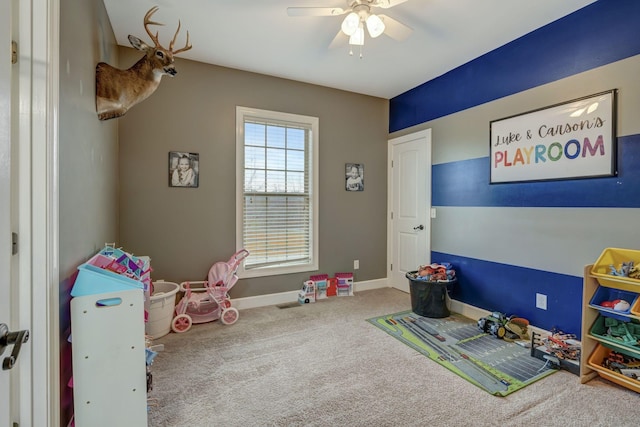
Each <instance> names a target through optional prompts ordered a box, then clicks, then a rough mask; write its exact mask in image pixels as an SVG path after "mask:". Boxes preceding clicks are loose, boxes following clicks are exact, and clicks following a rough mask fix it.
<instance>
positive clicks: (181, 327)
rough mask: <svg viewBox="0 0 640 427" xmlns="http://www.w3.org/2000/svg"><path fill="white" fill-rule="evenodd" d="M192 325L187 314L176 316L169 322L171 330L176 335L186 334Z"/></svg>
mask: <svg viewBox="0 0 640 427" xmlns="http://www.w3.org/2000/svg"><path fill="white" fill-rule="evenodd" d="M192 323H193V322H192V320H191V316H189V315H188V314H178V315H177V316H176V317H174V318H173V321H172V322H171V329H173V332H177V333H181V332H187V331H188V330H189V329H191V325H192Z"/></svg>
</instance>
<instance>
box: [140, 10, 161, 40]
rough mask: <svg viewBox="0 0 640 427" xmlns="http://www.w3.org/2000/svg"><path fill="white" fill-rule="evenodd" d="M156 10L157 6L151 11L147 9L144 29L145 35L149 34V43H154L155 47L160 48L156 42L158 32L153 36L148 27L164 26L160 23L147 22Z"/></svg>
mask: <svg viewBox="0 0 640 427" xmlns="http://www.w3.org/2000/svg"><path fill="white" fill-rule="evenodd" d="M158 9H159V7H158V6H154V7H152V8H151V9H149V11H148V12H147V14H146V15H144V29H145V30H146V31H147V34H149V37H151V41H153V42H154V43H155V45H156V47H162V45H161V44H160V42H159V41H158V32H157V31H156V35H155V36H154V35H153V33H152V32H151V30H150V29H149V27H148V26H149V25H164V24H162V23H160V22H154V21H150V20H149V19H150V18H151V15H153V14H154V13H156V12H157V11H158Z"/></svg>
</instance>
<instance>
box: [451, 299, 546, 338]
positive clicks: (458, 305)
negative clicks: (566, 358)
mask: <svg viewBox="0 0 640 427" xmlns="http://www.w3.org/2000/svg"><path fill="white" fill-rule="evenodd" d="M450 310H451V311H453V312H454V313H459V314H462V315H463V316H464V317H468V318H469V319H473V320H478V319H479V318H481V317H485V316H487V315H489V314H490V313H491V312H490V311H488V310H484V309H482V308H479V307H475V306H473V305H469V304H466V303H464V302H460V301H457V300H454V299H452V300H451V307H450ZM528 329H529V330H530V331H533V332H535V333H536V334H539V335H542V336H547V335H551V332H549V331H547V330H545V329H541V328H538V327H536V326H533V325H529V327H528Z"/></svg>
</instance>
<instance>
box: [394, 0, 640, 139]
mask: <svg viewBox="0 0 640 427" xmlns="http://www.w3.org/2000/svg"><path fill="white" fill-rule="evenodd" d="M639 19H640V1H637V0H599V1H597V2H595V3H592V4H591V5H589V6H586V7H584V8H582V9H580V10H578V11H576V12H574V13H572V14H570V15H567V16H566V17H564V18H561V19H559V20H557V21H555V22H552V23H550V24H548V25H546V26H544V27H541V28H539V29H537V30H535V31H533V32H531V33H529V34H527V35H525V36H523V37H521V38H519V39H517V40H514V41H513V42H511V43H508V44H506V45H504V46H502V47H500V48H498V49H495V50H493V51H491V52H489V53H487V54H485V55H483V56H480V57H478V58H476V59H475V60H473V61H471V62H468V63H466V64H464V65H462V66H460V67H458V68H456V69H454V70H452V71H450V72H448V73H446V74H443V75H442V76H440V77H438V78H435V79H433V80H431V81H429V82H426V83H424V84H422V85H420V86H418V87H416V88H413V89H411V90H409V91H407V92H405V93H403V94H401V95H398V96H396V97H395V98H392V99H391V100H390V102H389V132H390V133H391V132H395V131H398V130H401V129H404V128H407V127H410V126H414V125H417V124H420V123H424V122H427V121H429V120H433V119H436V118H438V117H442V116H446V115H448V114H452V113H455V112H458V111H461V110H465V109H467V108H471V107H474V106H477V105H480V104H483V103H485V102H489V101H493V100H495V99H498V98H501V97H504V96H508V95H512V94H514V93H518V92H521V91H523V90H526V89H530V88H534V87H537V86H539V85H542V84H546V83H549V82H553V81H556V80H559V79H562V78H565V77H569V76H572V75H574V74H577V73H581V72H583V71H587V70H590V69H592V68H596V67H599V66H602V65H606V64H609V63H612V62H615V61H618V60H621V59H625V58H628V57H631V56H634V55H637V54H639V53H640V25H638V20H639Z"/></svg>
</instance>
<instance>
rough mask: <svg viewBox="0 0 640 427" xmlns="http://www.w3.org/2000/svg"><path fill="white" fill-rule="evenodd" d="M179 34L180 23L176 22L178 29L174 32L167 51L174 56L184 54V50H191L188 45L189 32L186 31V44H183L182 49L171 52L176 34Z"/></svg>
mask: <svg viewBox="0 0 640 427" xmlns="http://www.w3.org/2000/svg"><path fill="white" fill-rule="evenodd" d="M179 32H180V21H178V29H177V30H176V33H175V34H174V36H173V40H171V43H170V44H169V50H170V51H171V53H172V54H174V55H175V54H176V53H180V52H184V51H185V50H189V49H191V48H192V47H193V46H191V45H190V44H189V31H187V42H186V43H185V44H184V47H183V48H182V49H178V50H173V45H174V43H175V42H176V38H177V37H178V33H179Z"/></svg>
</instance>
